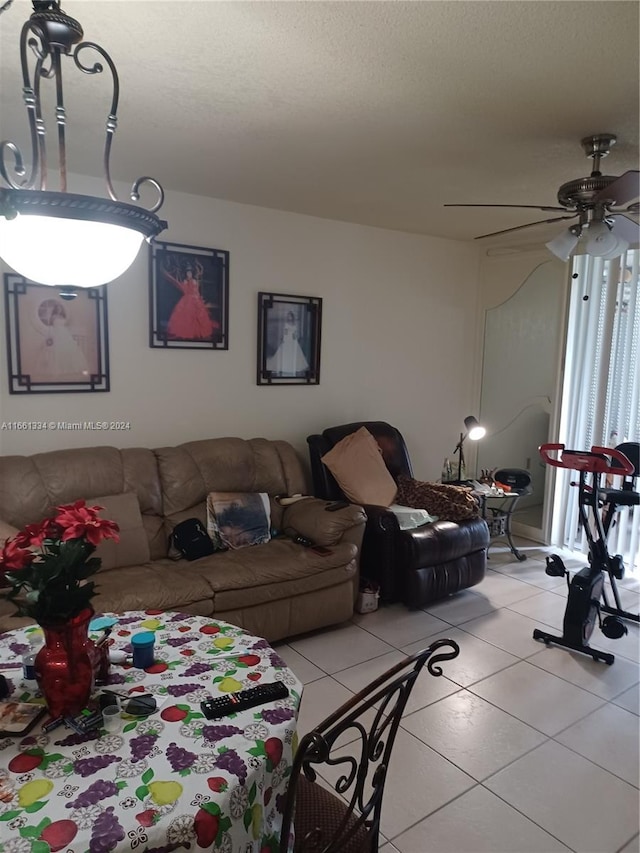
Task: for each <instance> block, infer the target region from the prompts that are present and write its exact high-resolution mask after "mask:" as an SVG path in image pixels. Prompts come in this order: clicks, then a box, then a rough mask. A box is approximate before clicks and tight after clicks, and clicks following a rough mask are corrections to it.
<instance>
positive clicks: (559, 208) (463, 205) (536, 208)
mask: <svg viewBox="0 0 640 853" xmlns="http://www.w3.org/2000/svg"><path fill="white" fill-rule="evenodd" d="M443 207H522V208H525V207H528V208H531V209H532V210H565V211H566V209H567V208H566V207H542V206H541V205H539V204H445V205H443Z"/></svg>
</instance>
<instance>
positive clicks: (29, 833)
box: [20, 826, 40, 838]
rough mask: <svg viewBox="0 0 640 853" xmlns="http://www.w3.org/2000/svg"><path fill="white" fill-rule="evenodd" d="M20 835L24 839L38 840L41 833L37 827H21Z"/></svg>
mask: <svg viewBox="0 0 640 853" xmlns="http://www.w3.org/2000/svg"><path fill="white" fill-rule="evenodd" d="M20 835H21V836H22V837H23V838H38V837H39V835H40V831H39V829H38V827H37V826H21V827H20Z"/></svg>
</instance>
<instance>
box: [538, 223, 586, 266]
mask: <svg viewBox="0 0 640 853" xmlns="http://www.w3.org/2000/svg"><path fill="white" fill-rule="evenodd" d="M579 239H580V233H576V228H575V226H573V227H572V228H567V230H566V231H562V233H560V234H558V236H557V237H554V238H553V240H550V241H549V242H548V243H545V246H546V247H547V249H549V251H550V252H551V253H552V254H554V255H555V256H556V258H560V260H561V261H568V260H569V258H570V256H571V252H573V250H574V249H575V247H576V246H577V245H578V240H579Z"/></svg>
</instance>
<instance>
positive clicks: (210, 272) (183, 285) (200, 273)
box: [149, 241, 229, 350]
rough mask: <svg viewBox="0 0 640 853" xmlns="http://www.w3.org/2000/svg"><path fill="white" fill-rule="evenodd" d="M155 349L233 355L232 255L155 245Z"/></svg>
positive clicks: (152, 289) (152, 303) (152, 318)
mask: <svg viewBox="0 0 640 853" xmlns="http://www.w3.org/2000/svg"><path fill="white" fill-rule="evenodd" d="M150 251H151V260H150V264H149V275H150V280H149V346H151V347H162V348H164V349H175V348H179V349H221V350H225V349H229V332H228V326H229V252H225V251H223V250H221V249H203V248H200V247H199V246H182V245H178V244H176V243H163V242H159V241H158V242H156V241H154V242H153V243H152V244H151V249H150Z"/></svg>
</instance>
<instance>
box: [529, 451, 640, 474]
mask: <svg viewBox="0 0 640 853" xmlns="http://www.w3.org/2000/svg"><path fill="white" fill-rule="evenodd" d="M538 452H539V453H540V456H541V457H542V461H543V462H544V463H545V464H546V465H552V466H553V467H554V468H568V469H569V470H570V471H590V472H591V473H593V474H633V473H634V471H635V468H634V466H633V464H632V463H631V462H630V461H629V459H627V457H626V456H625V455H624V453H621V452H620V451H619V450H615V449H614V448H612V447H597V446H596V445H594V446H593V447H592V448H591V450H565V447H564V444H541V445H540V447H539V448H538ZM552 452H557V453H559V456H557V457H554V456H551V455H550V454H551V453H552ZM614 462H615V463H616V464H615V466H614V464H613V463H614Z"/></svg>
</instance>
